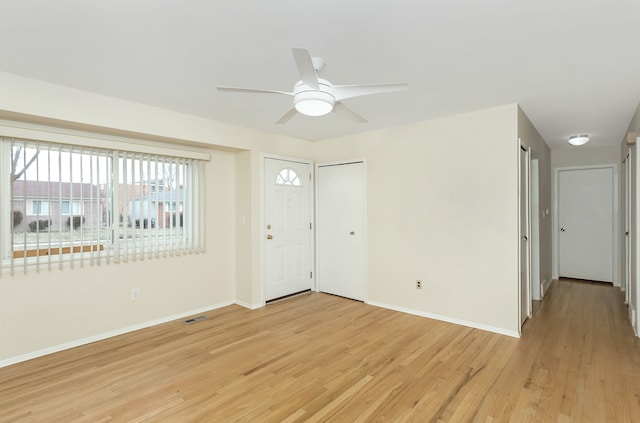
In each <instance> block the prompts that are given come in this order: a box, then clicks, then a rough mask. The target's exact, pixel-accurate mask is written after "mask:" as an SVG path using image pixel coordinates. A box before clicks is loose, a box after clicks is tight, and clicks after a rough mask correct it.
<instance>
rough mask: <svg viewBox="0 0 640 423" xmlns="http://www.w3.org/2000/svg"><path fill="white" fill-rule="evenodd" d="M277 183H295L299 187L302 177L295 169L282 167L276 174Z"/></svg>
mask: <svg viewBox="0 0 640 423" xmlns="http://www.w3.org/2000/svg"><path fill="white" fill-rule="evenodd" d="M276 185H293V186H296V187H299V186H300V185H301V184H300V178H299V177H298V175H297V174H296V172H295V171H294V170H293V169H282V170H281V171H280V173H278V175H277V176H276Z"/></svg>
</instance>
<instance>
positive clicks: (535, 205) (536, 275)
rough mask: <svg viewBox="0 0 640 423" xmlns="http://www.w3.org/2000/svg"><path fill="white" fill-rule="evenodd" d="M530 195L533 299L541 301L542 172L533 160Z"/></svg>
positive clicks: (537, 163) (536, 161)
mask: <svg viewBox="0 0 640 423" xmlns="http://www.w3.org/2000/svg"><path fill="white" fill-rule="evenodd" d="M529 179H530V181H529V182H530V186H531V190H530V195H529V198H530V199H531V204H530V207H529V209H530V210H531V219H530V220H531V236H530V237H529V240H530V243H529V244H530V246H531V299H532V300H541V299H542V289H541V283H540V172H539V162H538V160H531V177H530V178H529ZM543 217H544V215H543Z"/></svg>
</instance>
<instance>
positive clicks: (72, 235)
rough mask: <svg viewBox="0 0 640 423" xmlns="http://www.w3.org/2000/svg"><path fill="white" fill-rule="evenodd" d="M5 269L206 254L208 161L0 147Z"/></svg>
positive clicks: (16, 144)
mask: <svg viewBox="0 0 640 423" xmlns="http://www.w3.org/2000/svg"><path fill="white" fill-rule="evenodd" d="M0 148H1V149H2V151H1V152H2V155H1V163H0V169H2V170H3V177H2V178H0V184H1V185H2V186H1V187H0V198H2V207H0V223H1V224H2V231H1V232H0V234H1V235H0V237H1V238H2V239H1V240H0V241H1V244H0V245H1V248H0V252H1V254H2V265H3V267H10V268H11V270H12V271H13V270H15V269H16V268H21V269H24V270H25V271H26V270H27V269H28V268H31V267H35V268H36V269H40V268H42V267H49V268H50V267H52V266H59V267H63V266H64V265H65V263H67V264H68V265H70V266H71V267H73V266H74V265H76V264H78V265H84V264H85V263H90V264H101V263H103V262H121V261H130V260H144V259H148V258H160V257H167V256H173V255H181V254H189V253H194V252H200V251H202V250H203V248H204V236H203V233H204V198H203V195H204V188H203V184H204V161H203V160H200V159H195V158H189V157H176V156H166V155H158V154H152V153H145V152H130V151H121V150H112V149H104V148H96V147H91V146H82V145H70V144H61V143H53V142H44V141H34V140H27V139H19V138H0Z"/></svg>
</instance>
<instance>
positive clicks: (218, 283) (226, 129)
mask: <svg viewBox="0 0 640 423" xmlns="http://www.w3.org/2000/svg"><path fill="white" fill-rule="evenodd" d="M34 99H37V101H34ZM0 119H5V120H7V119H9V120H10V121H4V122H1V123H0V126H2V125H5V126H6V127H11V128H18V129H17V131H18V132H19V131H20V130H21V129H22V128H36V129H40V130H51V131H54V132H62V133H77V132H76V131H82V132H80V133H88V134H89V135H91V134H92V133H97V134H98V135H96V137H97V138H101V137H102V138H104V139H107V140H109V139H110V138H113V136H114V135H116V136H128V137H140V138H141V139H151V140H156V141H157V140H159V141H162V142H169V143H170V145H172V146H173V145H175V146H187V147H188V146H191V145H196V146H198V147H200V148H205V149H207V150H208V151H209V152H210V153H211V161H210V162H209V164H208V166H207V170H206V174H207V198H206V203H207V204H206V215H207V219H206V228H207V234H206V240H205V242H206V246H207V247H206V253H205V254H200V255H194V256H186V257H176V258H170V259H163V260H145V261H138V262H131V263H126V264H112V265H109V266H100V267H97V266H96V267H90V266H87V267H85V268H83V269H73V270H69V269H66V270H63V271H58V270H53V271H51V272H49V271H41V272H40V273H30V274H28V275H23V274H18V275H15V276H10V275H8V274H7V273H6V272H4V274H3V276H2V277H0V365H1V364H2V363H3V360H4V362H7V360H9V361H11V360H12V359H14V358H16V357H18V358H19V357H20V356H22V357H24V356H29V355H31V354H36V355H37V353H38V352H39V351H40V352H42V351H45V352H46V351H48V350H49V349H55V348H57V347H59V346H65V345H67V344H68V343H74V342H75V341H78V340H83V339H89V338H93V337H100V336H102V335H104V334H110V333H113V332H114V331H115V332H117V331H119V330H121V329H123V328H124V329H126V328H131V327H136V326H137V325H144V324H145V323H147V322H153V321H157V320H163V319H166V318H168V317H171V316H176V315H181V314H184V313H188V312H190V311H193V310H198V309H201V308H211V307H213V306H217V305H219V304H228V303H230V302H234V301H235V300H236V299H237V300H238V301H239V302H240V303H241V304H243V305H247V306H255V305H256V304H258V305H259V304H260V302H261V299H262V260H261V252H260V242H259V241H260V235H259V233H260V232H259V222H260V156H261V154H262V153H271V154H287V155H292V156H297V157H304V158H308V157H309V155H310V153H309V151H310V145H311V144H310V143H309V142H308V141H304V140H298V139H293V138H288V137H283V136H278V135H273V134H266V133H262V132H258V131H253V130H250V129H245V128H240V127H237V126H233V125H228V124H223V123H219V122H215V121H211V120H207V119H203V118H199V117H195V116H190V115H185V114H181V113H176V112H171V111H168V110H162V109H157V108H154V107H149V106H144V105H140V104H135V103H131V102H127V101H123V100H118V99H113V98H109V97H104V96H100V95H96V94H92V93H88V92H82V91H78V90H73V89H69V88H66V87H61V86H56V85H52V84H48V83H45V82H41V81H35V80H29V79H26V78H21V77H17V76H14V75H10V74H6V73H2V72H0ZM38 125H47V126H46V127H43V126H38ZM60 128H62V129H60ZM87 131H92V132H87ZM104 134H106V136H104ZM107 142H108V141H107ZM133 142H136V139H133ZM105 146H107V147H108V145H107V144H105ZM180 148H182V147H180ZM243 215H244V216H245V224H244V225H242V224H241V217H242V216H243ZM133 287H138V288H140V293H141V300H140V301H137V302H132V301H131V300H130V291H131V288H133Z"/></svg>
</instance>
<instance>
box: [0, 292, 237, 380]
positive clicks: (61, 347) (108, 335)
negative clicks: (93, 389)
mask: <svg viewBox="0 0 640 423" xmlns="http://www.w3.org/2000/svg"><path fill="white" fill-rule="evenodd" d="M232 304H235V302H234V301H225V302H222V303H218V304H214V305H210V306H205V307H200V308H197V309H193V310H188V311H185V312H183V313H178V314H174V315H171V316H166V317H161V318H159V319H155V320H150V321H148V322H143V323H139V324H136V325H131V326H127V327H124V328H120V329H115V330H112V331H109V332H104V333H100V334H98V335H93V336H88V337H86V338H82V339H77V340H75V341H71V342H66V343H64V344H60V345H55V346H53V347H48V348H44V349H41V350H38V351H33V352H30V353H26V354H21V355H19V356H16V357H11V358H7V359H5V360H0V368H3V367H7V366H11V365H13V364H18V363H21V362H23V361H28V360H32V359H34V358H38V357H43V356H45V355H49V354H53V353H57V352H60V351H64V350H68V349H71V348H75V347H80V346H82V345H86V344H90V343H92V342H97V341H102V340H105V339H108V338H112V337H114V336H118V335H124V334H125V333H129V332H134V331H136V330H140V329H144V328H148V327H151V326H156V325H159V324H162V323H167V322H171V321H173V320H179V319H183V318H185V317H189V316H192V315H194V314H200V313H205V312H207V311H211V310H215V309H218V308H222V307H226V306H229V305H232Z"/></svg>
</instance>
